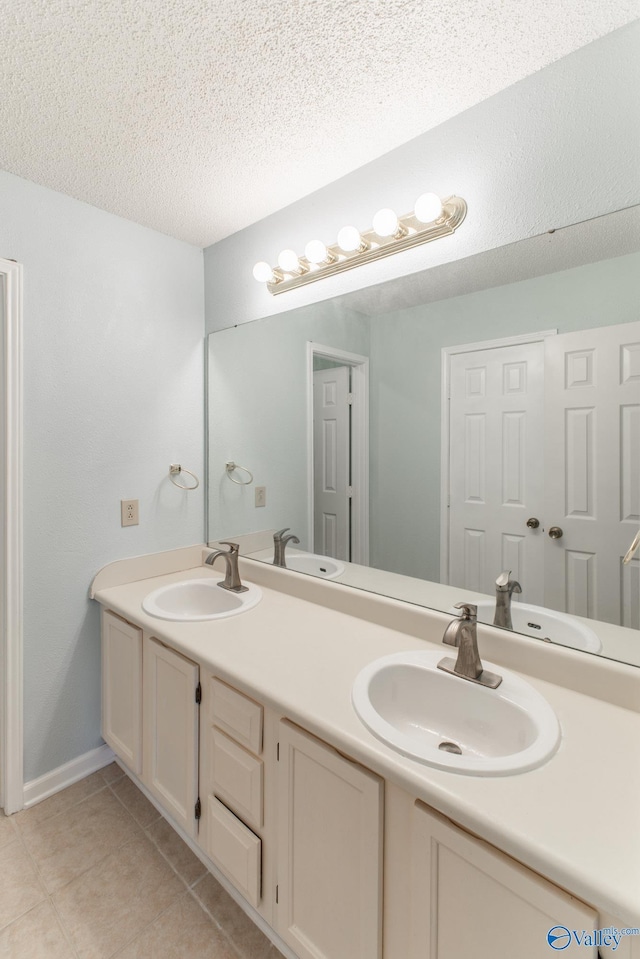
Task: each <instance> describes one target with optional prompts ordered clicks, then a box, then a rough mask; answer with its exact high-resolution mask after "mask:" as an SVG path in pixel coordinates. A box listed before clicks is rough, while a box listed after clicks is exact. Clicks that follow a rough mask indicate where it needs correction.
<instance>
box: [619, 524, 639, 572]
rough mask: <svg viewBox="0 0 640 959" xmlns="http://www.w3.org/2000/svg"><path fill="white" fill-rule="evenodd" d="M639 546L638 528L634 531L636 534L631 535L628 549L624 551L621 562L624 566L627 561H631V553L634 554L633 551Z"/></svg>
mask: <svg viewBox="0 0 640 959" xmlns="http://www.w3.org/2000/svg"><path fill="white" fill-rule="evenodd" d="M639 546H640V529H639V530H638V532H637V533H636V535H635V536H634V537H633V543H632V544H631V546H630V547H629V549H628V550H627V552H626V553H625V557H624V559H623V560H622V562H623V563H624V565H625V566H626V565H627V564H628V563H630V562H631V560H632V559H633V555H634V553H635V552H636V550H637V549H638V547H639Z"/></svg>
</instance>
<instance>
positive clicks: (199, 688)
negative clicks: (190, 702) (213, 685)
mask: <svg viewBox="0 0 640 959" xmlns="http://www.w3.org/2000/svg"><path fill="white" fill-rule="evenodd" d="M196 702H197V703H198V705H200V703H201V702H202V684H201V683H198V685H197V686H196Z"/></svg>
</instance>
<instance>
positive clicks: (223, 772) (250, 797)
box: [211, 729, 262, 828]
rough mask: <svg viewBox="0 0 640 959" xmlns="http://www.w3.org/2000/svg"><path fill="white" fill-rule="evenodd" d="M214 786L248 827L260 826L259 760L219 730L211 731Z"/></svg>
mask: <svg viewBox="0 0 640 959" xmlns="http://www.w3.org/2000/svg"><path fill="white" fill-rule="evenodd" d="M211 768H212V769H213V789H214V792H215V793H216V795H217V796H219V797H220V799H222V800H223V802H225V803H227V805H228V806H230V807H231V808H232V809H233V811H234V812H235V813H237V815H238V816H240V818H241V819H244V820H245V822H247V823H248V825H250V826H256V827H257V828H260V826H262V760H261V759H256V757H255V756H252V755H251V753H249V752H247V750H246V749H243V747H242V746H238V744H237V743H235V742H234V741H233V740H232V739H230V738H229V737H228V736H226V735H225V734H224V733H223V732H221V731H220V730H219V729H214V730H212V735H211Z"/></svg>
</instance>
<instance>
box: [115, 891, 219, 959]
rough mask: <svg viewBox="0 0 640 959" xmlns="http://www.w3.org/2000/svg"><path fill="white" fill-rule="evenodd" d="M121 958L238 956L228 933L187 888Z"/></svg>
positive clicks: (177, 958) (123, 951) (166, 958)
mask: <svg viewBox="0 0 640 959" xmlns="http://www.w3.org/2000/svg"><path fill="white" fill-rule="evenodd" d="M117 959H238V956H237V953H236V951H235V950H234V949H233V948H232V946H231V945H230V943H229V942H228V940H227V939H226V937H225V936H224V934H223V933H222V932H220V930H219V929H218V928H217V926H216V925H215V924H214V923H213V922H212V921H211V919H210V918H209V917H208V916H207V914H206V913H205V912H204V910H203V909H202V908H201V907H200V906H199V905H198V903H197V902H196V901H195V899H193V897H192V896H190V895H189V893H188V892H186V893H185V894H184V895H183V896H182V897H181V899H180V900H179V901H178V902H177V903H176V904H175V905H174V906H172V907H171V908H170V909H168V910H167V911H166V912H164V913H163V914H162V915H161V916H160V917H159V918H158V919H156V921H155V922H154V923H152V924H151V925H150V926H148V927H147V928H146V929H145V931H144V932H143V933H142V934H141V935H140V936H138V938H137V939H135V940H134V942H132V943H130V944H129V945H128V946H126V947H125V949H123V950H122V952H119V953H118V954H117Z"/></svg>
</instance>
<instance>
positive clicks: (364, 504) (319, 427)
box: [307, 342, 369, 565]
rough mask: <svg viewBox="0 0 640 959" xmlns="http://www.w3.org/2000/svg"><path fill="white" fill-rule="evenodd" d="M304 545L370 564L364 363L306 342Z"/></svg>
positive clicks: (366, 377) (366, 369) (366, 363)
mask: <svg viewBox="0 0 640 959" xmlns="http://www.w3.org/2000/svg"><path fill="white" fill-rule="evenodd" d="M307 350H308V355H307V359H308V455H309V469H308V477H309V500H308V501H309V518H308V523H309V542H310V543H311V544H312V550H313V552H314V553H317V554H318V555H322V556H332V557H333V558H334V559H340V560H346V561H350V562H353V563H359V564H361V565H368V562H369V444H368V433H369V426H368V423H369V359H368V357H366V356H360V355H358V354H355V353H347V352H345V351H344V350H338V349H335V348H333V347H330V346H321V345H319V344H317V343H312V342H309V343H308V344H307Z"/></svg>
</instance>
